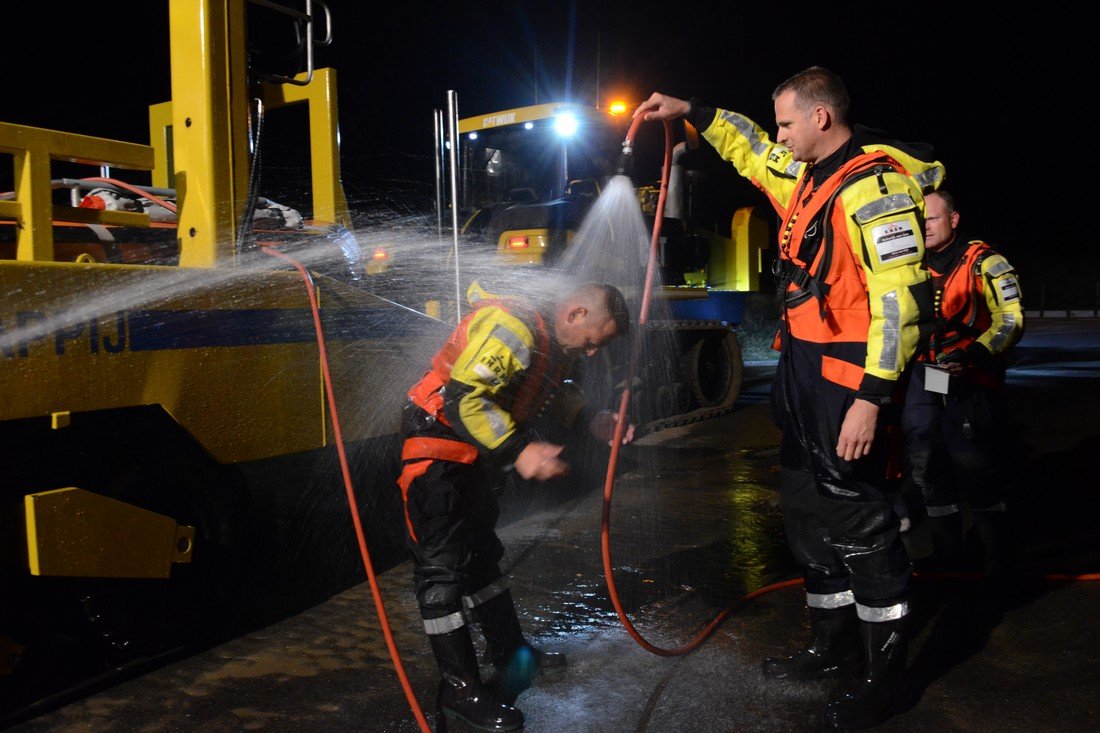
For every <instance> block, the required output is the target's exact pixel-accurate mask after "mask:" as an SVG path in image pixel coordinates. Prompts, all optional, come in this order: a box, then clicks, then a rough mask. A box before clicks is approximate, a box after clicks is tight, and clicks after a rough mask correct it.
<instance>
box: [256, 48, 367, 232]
mask: <svg viewBox="0 0 1100 733" xmlns="http://www.w3.org/2000/svg"><path fill="white" fill-rule="evenodd" d="M294 78H295V79H300V80H302V81H304V80H305V79H306V74H305V73H304V72H303V73H301V74H298V75H297V76H296V77H294ZM263 101H264V104H265V105H266V106H267V108H268V109H273V108H276V107H285V106H287V105H291V104H300V103H303V102H304V103H306V104H308V105H309V152H310V169H311V172H312V181H311V183H312V186H313V218H314V219H315V220H318V221H324V222H328V223H330V224H343V225H344V226H346V227H348V228H349V229H350V228H351V217H350V216H349V214H348V202H347V199H346V198H345V197H344V187H343V185H342V184H341V183H340V132H339V126H338V118H337V104H336V70H335V69H316V70H315V71H314V72H313V79H312V80H311V81H310V82H309V84H305V85H295V84H272V83H269V82H264V84H263Z"/></svg>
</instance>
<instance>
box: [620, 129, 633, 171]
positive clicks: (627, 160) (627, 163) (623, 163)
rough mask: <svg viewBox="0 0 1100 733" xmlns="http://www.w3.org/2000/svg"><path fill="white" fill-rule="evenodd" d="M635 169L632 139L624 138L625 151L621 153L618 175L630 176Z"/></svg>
mask: <svg viewBox="0 0 1100 733" xmlns="http://www.w3.org/2000/svg"><path fill="white" fill-rule="evenodd" d="M633 171H634V145H633V143H631V141H630V139H629V138H628V139H626V140H623V151H622V152H621V153H619V166H618V169H617V170H616V171H615V173H616V174H617V175H620V176H629V175H630V174H631V173H632V172H633Z"/></svg>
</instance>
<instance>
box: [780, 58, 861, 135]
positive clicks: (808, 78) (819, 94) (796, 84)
mask: <svg viewBox="0 0 1100 733" xmlns="http://www.w3.org/2000/svg"><path fill="white" fill-rule="evenodd" d="M788 89H789V90H791V91H792V92H794V96H795V104H796V105H797V107H798V109H800V110H801V111H802V112H804V113H806V114H809V113H810V112H811V111H812V110H813V108H814V107H816V106H817V105H819V104H820V105H824V106H826V107H828V108H829V110H830V111H832V113H833V117H834V118H835V119H836V122H837V123H839V124H841V125H847V124H848V110H849V109H851V107H852V99H851V97H849V96H848V88H847V87H845V86H844V82H843V81H842V80H841V78H840V77H839V76H837V75H836V74H834V73H833V72H831V71H829V70H828V69H826V68H825V67H824V66H811V67H810V68H808V69H804V70H803V71H800V72H798V73H797V74H795V75H794V76H792V77H791V78H789V79H787V80H786V81H785V82H783V83H782V84H780V85H779V86H777V87H776V88H775V91H774V92H772V101H773V102H774V101H775V100H776V98H777V97H778V96H779V95H780V94H782V93H783V92H785V91H787V90H788Z"/></svg>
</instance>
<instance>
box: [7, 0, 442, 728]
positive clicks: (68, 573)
mask: <svg viewBox="0 0 1100 733" xmlns="http://www.w3.org/2000/svg"><path fill="white" fill-rule="evenodd" d="M165 7H166V16H167V24H168V28H169V31H170V53H169V57H170V66H171V99H169V100H167V101H164V100H150V102H151V104H150V106H149V114H148V129H149V138H148V140H147V141H142V142H132V141H121V140H114V139H107V138H102V137H91V136H87V135H82V134H79V133H76V132H70V131H60V130H52V129H45V128H39V127H31V126H26V125H19V124H12V123H7V122H0V158H6V159H7V161H6V162H8V163H9V164H10V169H9V170H10V178H6V179H5V178H0V180H8V181H10V183H11V190H9V191H6V192H5V193H2V194H0V293H2V296H0V393H3V395H4V399H3V400H0V461H2V462H3V464H4V466H5V470H4V474H3V478H2V479H0V596H2V597H3V599H4V601H3V603H2V604H0V701H2V703H0V723H3V722H5V721H8V722H10V721H11V720H12V719H13V718H12V717H11V716H17V715H18V714H19V711H20V710H24V709H27V706H32V705H33V704H34V703H35V702H36V701H39V700H42V699H48V698H50V696H52V695H57V694H58V692H59V691H60V690H72V689H74V688H78V687H79V685H81V684H83V683H84V682H86V681H87V680H90V679H92V680H94V679H99V678H100V677H101V676H102V675H104V674H106V673H108V672H110V671H114V672H118V671H120V670H124V669H127V668H136V667H139V666H140V665H148V664H149V663H150V660H157V659H165V658H171V656H172V655H175V654H179V653H181V650H183V651H194V649H195V648H196V647H195V645H196V644H205V645H209V644H212V643H216V642H217V641H219V640H222V639H224V638H230V637H232V636H234V635H237V634H239V633H243V631H245V630H248V629H250V628H258V627H260V626H263V625H266V624H267V623H271V622H272V621H274V620H278V619H280V618H285V617H286V616H288V615H290V614H292V613H296V612H299V611H301V610H304V609H305V608H308V607H310V606H312V605H315V604H316V603H319V602H320V601H322V600H324V599H326V598H328V597H330V596H331V595H332V594H334V593H336V592H339V591H341V590H343V589H346V588H348V587H350V586H352V585H354V584H356V583H359V582H362V580H363V578H364V576H363V565H362V563H361V562H360V558H359V554H358V552H357V549H356V548H357V544H356V541H355V536H354V533H353V526H352V521H351V515H350V513H349V511H348V507H347V501H346V499H345V495H344V491H343V490H342V489H341V480H340V479H341V469H340V465H339V462H338V455H337V453H338V451H337V450H336V447H337V446H336V442H337V435H338V433H337V432H336V430H335V428H334V425H335V422H334V418H335V417H336V416H335V415H334V408H333V405H335V404H337V403H338V404H340V405H341V407H343V408H344V409H343V410H342V411H341V412H340V415H339V418H340V424H341V425H342V431H341V432H342V437H343V444H346V446H347V453H348V455H349V456H350V474H351V476H352V478H353V479H354V483H355V492H356V495H357V498H358V499H359V501H360V502H362V510H363V513H364V514H365V515H366V520H365V524H366V525H367V535H368V542H369V543H370V545H371V547H372V552H374V553H376V555H375V563H376V564H377V565H378V566H379V567H382V568H384V567H386V565H387V563H392V562H393V558H394V557H395V556H396V555H397V554H398V553H400V548H401V543H402V541H403V524H402V522H401V520H400V515H399V499H398V498H396V493H395V492H393V491H380V490H377V489H378V486H379V485H380V484H384V485H385V486H386V487H391V486H392V483H393V477H394V476H395V475H396V467H397V463H398V447H399V446H398V444H397V442H396V434H397V430H398V421H399V413H400V409H399V407H400V405H401V403H402V401H403V398H404V389H405V388H406V387H407V385H408V384H411V383H412V382H413V381H414V380H415V377H416V376H418V375H417V374H406V371H407V369H409V368H410V367H409V366H408V365H420V364H424V363H427V361H428V359H429V358H430V354H431V350H433V349H434V347H435V346H437V345H438V343H439V342H440V341H441V340H442V339H443V338H444V337H445V336H446V333H447V330H448V329H447V327H446V324H443V323H442V322H440V321H438V320H437V319H433V318H430V317H428V316H425V315H423V314H421V313H417V312H415V311H412V310H410V309H408V308H403V307H397V306H396V305H395V304H393V303H391V302H389V301H387V300H386V299H384V298H382V297H380V296H379V295H377V294H375V293H374V292H372V288H371V286H370V283H371V279H372V278H373V277H375V276H376V275H378V274H379V273H380V272H383V271H384V270H385V268H386V266H387V262H386V259H387V254H386V252H385V251H384V249H383V248H382V247H380V246H365V244H364V240H363V239H362V233H357V232H356V231H355V227H354V225H353V222H352V218H351V216H350V215H349V212H348V207H347V202H346V200H345V194H344V191H343V187H342V183H341V171H340V157H339V144H338V133H337V130H338V124H337V119H338V114H337V113H338V106H337V94H336V73H335V70H334V69H331V68H320V67H316V66H315V64H314V52H315V49H319V48H320V47H323V46H324V45H325V44H328V43H330V42H331V39H332V17H331V14H330V13H329V11H328V8H327V7H326V6H325V5H324V4H323V3H322V2H321V1H320V0H305V2H304V4H303V3H298V4H297V5H296V6H291V5H289V4H286V3H278V2H273V1H269V0H263V1H262V2H253V1H252V0H247V1H246V0H170V2H168V3H166V4H165ZM261 14H262V18H263V20H262V22H260V21H258V20H257V19H258V18H260V17H261ZM273 23H275V24H278V23H282V24H285V26H286V29H290V30H292V31H293V33H294V36H295V37H296V38H297V41H298V46H297V48H296V49H294V54H292V55H293V56H294V57H295V58H296V59H297V60H298V62H297V63H295V64H294V65H293V66H291V67H288V68H264V66H263V65H262V64H261V63H260V61H262V59H260V58H258V57H257V55H256V54H254V53H252V49H253V48H254V46H253V41H254V40H255V35H254V33H253V29H254V28H256V27H267V26H269V25H270V24H273ZM257 24H258V26H257ZM286 35H289V33H288V34H286ZM285 109H294V110H298V112H297V113H295V114H300V115H301V118H302V119H305V120H307V124H306V125H305V128H304V129H303V130H301V135H302V139H301V140H297V141H295V142H297V143H298V144H300V145H302V146H304V147H305V149H306V150H308V151H309V156H308V159H309V183H310V186H311V197H310V199H309V200H308V201H307V206H308V209H306V210H304V211H299V209H297V208H295V207H293V206H289V205H286V204H282V203H279V202H277V201H274V200H272V199H270V198H267V197H265V196H264V195H262V193H263V192H262V191H261V190H260V183H259V182H260V181H261V176H260V175H259V170H260V165H261V162H260V161H261V158H260V155H259V151H260V150H262V149H263V142H264V138H263V134H262V132H263V129H264V122H265V120H267V118H268V115H272V116H277V115H279V114H280V113H282V112H283V110H285ZM281 142H282V143H286V142H287V141H281ZM280 255H281V256H280ZM311 305H316V308H313V307H311ZM325 344H327V349H326V348H325V347H324V346H325ZM326 386H327V387H329V388H331V391H332V394H334V395H335V400H336V401H335V402H330V401H327V400H326ZM375 407H378V408H379V409H374V408H375ZM388 502H392V505H391V503H388ZM387 553H388V555H387ZM0 727H3V726H2V725H0Z"/></svg>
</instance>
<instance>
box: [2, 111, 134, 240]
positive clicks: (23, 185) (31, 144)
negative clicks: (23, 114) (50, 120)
mask: <svg viewBox="0 0 1100 733" xmlns="http://www.w3.org/2000/svg"><path fill="white" fill-rule="evenodd" d="M0 152H4V153H8V154H10V155H11V156H12V158H13V162H14V179H15V199H14V200H12V201H0V217H2V218H5V219H14V220H15V222H16V226H17V227H18V231H17V232H16V235H15V236H16V245H15V252H16V254H15V258H16V259H17V260H25V261H52V260H53V258H54V247H53V222H54V220H57V221H70V222H80V223H85V224H121V225H125V226H149V217H148V216H147V215H146V214H139V213H135V212H126V211H94V210H92V209H78V208H74V207H72V206H61V205H58V206H54V205H53V189H52V187H51V183H50V181H51V180H52V175H51V166H52V162H53V161H55V160H60V161H68V162H70V163H84V164H88V165H101V166H102V165H109V166H111V167H112V168H125V169H133V170H144V171H149V170H152V169H153V149H152V148H151V147H149V146H148V145H138V144H136V143H126V142H120V141H118V140H108V139H106V138H101V137H90V136H88V135H75V134H73V133H69V132H59V131H57V130H45V129H42V128H39V127H28V126H26V125H12V124H9V123H6V122H0Z"/></svg>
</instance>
